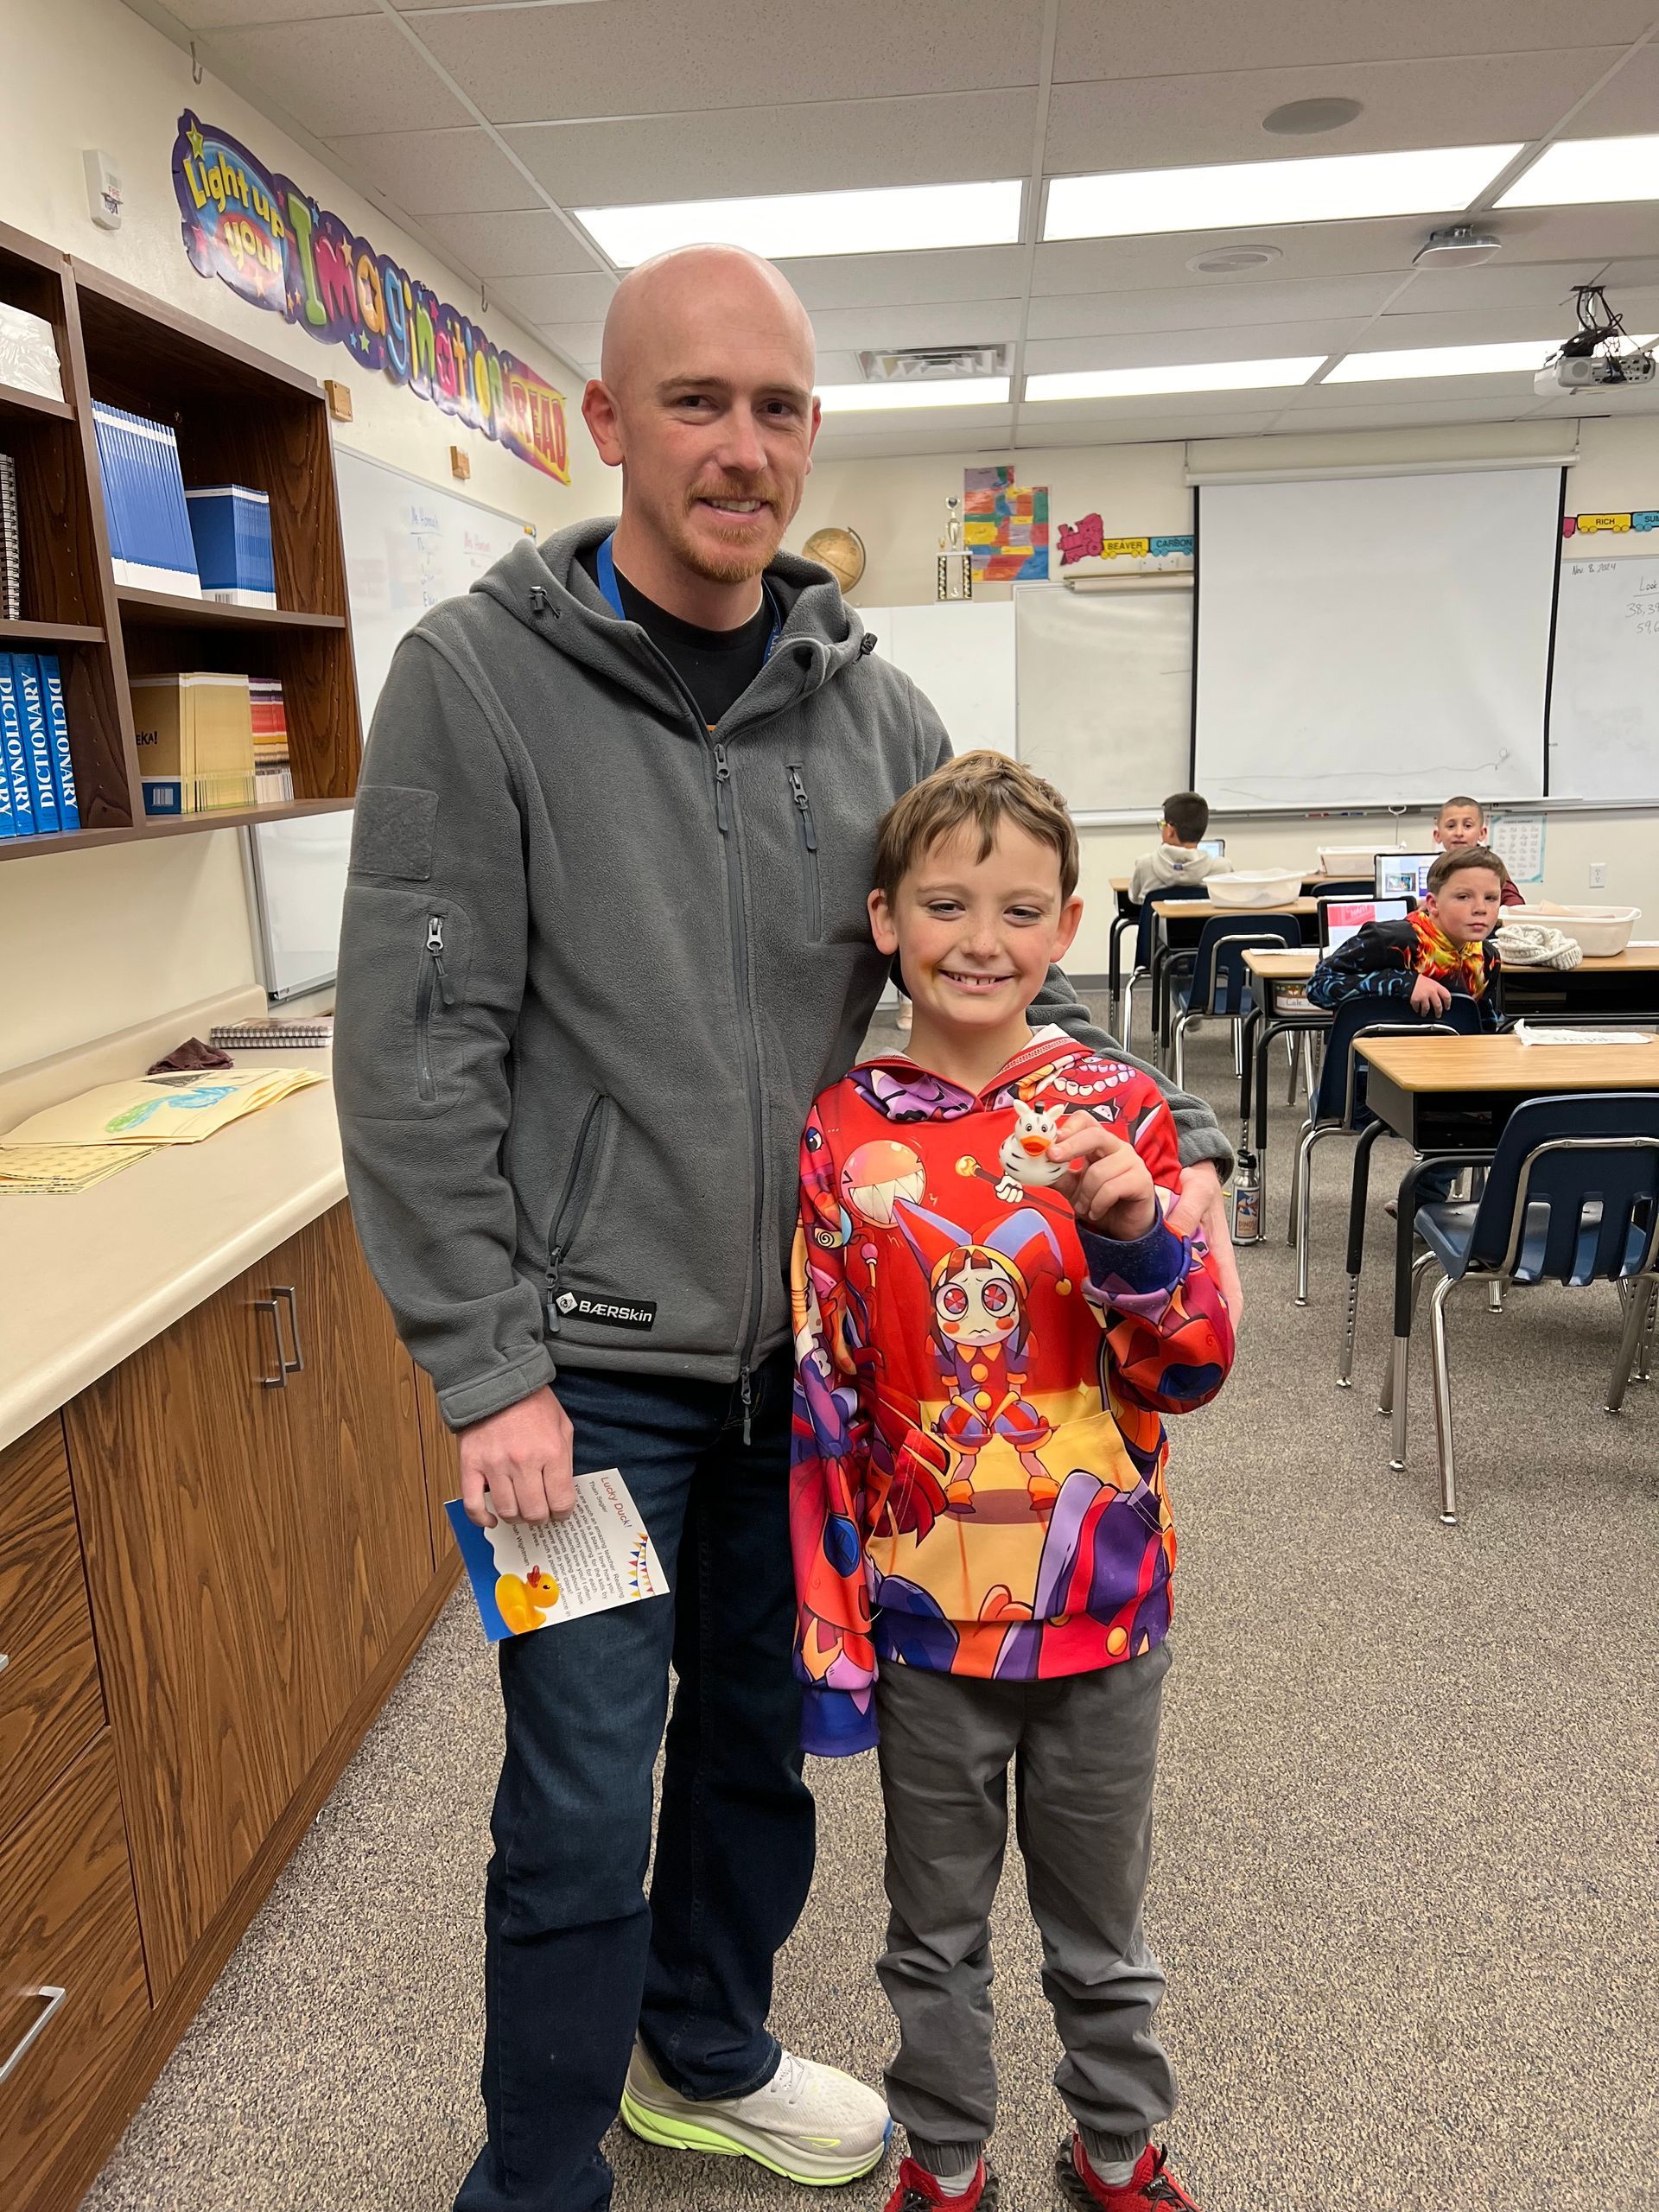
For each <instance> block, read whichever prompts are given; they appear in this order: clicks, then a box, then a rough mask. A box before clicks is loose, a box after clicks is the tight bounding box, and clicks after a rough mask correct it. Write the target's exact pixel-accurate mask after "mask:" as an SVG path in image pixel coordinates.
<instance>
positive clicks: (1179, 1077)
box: [1169, 1014, 1192, 1090]
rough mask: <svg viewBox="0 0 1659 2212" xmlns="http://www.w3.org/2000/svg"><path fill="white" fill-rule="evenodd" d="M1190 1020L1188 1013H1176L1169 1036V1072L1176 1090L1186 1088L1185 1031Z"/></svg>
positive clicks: (1190, 1016)
mask: <svg viewBox="0 0 1659 2212" xmlns="http://www.w3.org/2000/svg"><path fill="white" fill-rule="evenodd" d="M1191 1021H1192V1015H1191V1014H1177V1015H1176V1017H1175V1020H1174V1024H1173V1030H1172V1033H1171V1036H1170V1045H1169V1052H1170V1059H1171V1063H1172V1065H1171V1069H1170V1073H1171V1076H1172V1077H1173V1081H1174V1084H1175V1088H1176V1090H1185V1088H1186V1032H1187V1027H1188V1025H1189V1023H1190V1022H1191Z"/></svg>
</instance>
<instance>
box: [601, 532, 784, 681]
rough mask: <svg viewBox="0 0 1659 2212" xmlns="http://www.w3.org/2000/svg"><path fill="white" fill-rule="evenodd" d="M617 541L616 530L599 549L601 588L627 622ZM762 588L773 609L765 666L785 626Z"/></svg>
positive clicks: (762, 662) (621, 619)
mask: <svg viewBox="0 0 1659 2212" xmlns="http://www.w3.org/2000/svg"><path fill="white" fill-rule="evenodd" d="M615 543H616V532H615V531H612V532H611V534H610V536H609V537H607V539H606V540H605V543H603V544H602V545H601V547H600V549H599V579H598V581H599V588H600V589H601V591H602V592H603V593H604V594H605V603H606V605H607V607H609V608H610V610H611V612H612V613H613V614H614V615H615V617H616V619H617V620H618V621H619V622H626V620H627V619H628V618H627V616H626V614H625V613H623V612H622V594H621V593H620V591H619V590H618V589H617V587H616V558H615V556H614V555H613V552H612V550H611V548H612V547H613V545H614V544H615ZM760 589H761V591H762V593H763V594H765V597H766V605H767V607H769V608H770V609H771V610H772V635H771V636H770V637H769V638H768V639H766V651H765V652H764V653H762V654H761V656H760V665H761V666H762V667H763V668H764V667H765V666H766V663H767V662H768V661H769V660H770V659H771V658H772V647H773V646H774V645H776V644H777V642H778V633H779V630H780V629H781V628H782V624H781V623H780V622H779V620H778V606H777V602H776V601H775V600H774V599H773V598H772V593H771V590H770V588H768V587H767V586H766V584H764V583H763V584H762V585H761V587H760Z"/></svg>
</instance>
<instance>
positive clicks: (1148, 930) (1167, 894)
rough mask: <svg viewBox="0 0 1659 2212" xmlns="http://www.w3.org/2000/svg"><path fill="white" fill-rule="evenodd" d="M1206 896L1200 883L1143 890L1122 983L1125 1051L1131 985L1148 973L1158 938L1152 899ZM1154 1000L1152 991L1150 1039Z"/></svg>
mask: <svg viewBox="0 0 1659 2212" xmlns="http://www.w3.org/2000/svg"><path fill="white" fill-rule="evenodd" d="M1209 896H1210V894H1209V893H1208V892H1207V891H1206V890H1205V887H1204V886H1203V885H1202V884H1201V883H1185V884H1178V885H1175V886H1173V887H1171V888H1170V889H1168V890H1166V891H1149V892H1148V893H1147V896H1146V899H1145V901H1144V903H1143V904H1142V905H1141V908H1140V910H1139V912H1138V913H1137V915H1136V917H1135V965H1134V967H1133V968H1132V969H1130V970H1129V975H1128V982H1126V983H1125V984H1124V986H1123V1027H1122V1033H1121V1038H1120V1041H1121V1042H1122V1046H1123V1049H1124V1051H1125V1052H1127V1051H1128V1048H1129V1030H1130V1027H1131V1025H1132V1024H1133V1022H1134V1020H1135V985H1136V984H1137V983H1138V982H1141V980H1142V979H1143V978H1144V977H1146V976H1150V975H1151V973H1152V955H1153V950H1154V945H1155V944H1156V943H1157V938H1158V917H1157V915H1156V914H1154V912H1153V911H1152V902H1153V900H1154V899H1208V898H1209ZM1156 1000H1157V994H1156V992H1155V991H1154V1005H1153V1016H1152V1026H1153V1037H1154V1043H1155V1042H1156V1040H1157V1030H1158V1009H1157V1003H1156Z"/></svg>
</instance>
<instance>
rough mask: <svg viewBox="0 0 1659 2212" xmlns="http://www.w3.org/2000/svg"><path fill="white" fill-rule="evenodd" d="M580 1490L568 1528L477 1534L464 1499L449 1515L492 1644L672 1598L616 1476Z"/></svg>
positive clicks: (511, 1527)
mask: <svg viewBox="0 0 1659 2212" xmlns="http://www.w3.org/2000/svg"><path fill="white" fill-rule="evenodd" d="M575 1487H576V1503H575V1511H574V1512H572V1513H569V1514H567V1516H565V1518H564V1519H563V1521H498V1522H496V1524H495V1526H494V1528H493V1529H479V1528H475V1527H474V1524H473V1523H472V1522H470V1521H469V1520H468V1519H467V1510H466V1508H465V1507H464V1506H463V1505H462V1504H461V1501H460V1499H459V1498H451V1499H450V1500H449V1502H448V1504H447V1505H446V1506H445V1507H444V1509H443V1510H444V1511H445V1512H446V1513H447V1514H448V1516H449V1525H450V1526H451V1528H452V1529H454V1532H455V1541H456V1543H457V1544H459V1545H460V1547H461V1558H462V1560H464V1561H465V1562H466V1567H467V1578H468V1580H470V1581H471V1583H472V1586H473V1595H474V1598H475V1599H477V1601H478V1611H479V1618H480V1619H481V1620H482V1622H483V1624H484V1633H485V1635H486V1637H488V1638H489V1640H490V1642H491V1643H501V1642H502V1641H503V1640H504V1639H505V1637H510V1636H524V1635H527V1634H528V1633H529V1631H530V1630H531V1629H537V1628H556V1627H557V1626H558V1624H559V1623H560V1622H561V1621H574V1620H580V1619H581V1618H582V1617H583V1615H584V1614H587V1613H602V1612H606V1611H608V1610H609V1609H610V1607H612V1606H613V1605H634V1604H637V1603H638V1601H639V1599H641V1598H662V1597H666V1595H667V1594H668V1577H667V1576H666V1575H665V1574H664V1573H663V1566H662V1561H661V1560H659V1559H658V1556H657V1549H656V1546H655V1545H654V1544H653V1543H652V1541H651V1537H650V1535H649V1533H648V1532H647V1530H646V1528H645V1522H643V1521H642V1520H641V1519H640V1517H639V1508H638V1507H637V1506H636V1505H635V1504H634V1502H633V1500H632V1497H630V1496H629V1494H628V1486H627V1484H626V1483H625V1482H624V1481H623V1479H622V1478H621V1475H620V1473H619V1472H618V1471H617V1470H616V1469H615V1468H614V1467H608V1468H607V1469H606V1470H605V1471H603V1472H602V1473H601V1474H596V1475H578V1476H577V1477H576V1485H575Z"/></svg>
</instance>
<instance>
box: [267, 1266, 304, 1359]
mask: <svg viewBox="0 0 1659 2212" xmlns="http://www.w3.org/2000/svg"><path fill="white" fill-rule="evenodd" d="M270 1294H271V1296H272V1297H273V1298H280V1299H281V1300H282V1301H283V1305H285V1306H287V1308H288V1329H289V1335H290V1336H291V1337H292V1338H293V1339H294V1357H293V1358H292V1359H290V1358H289V1357H288V1354H287V1353H286V1352H284V1353H283V1372H284V1373H285V1374H288V1375H303V1374H304V1372H305V1354H304V1353H303V1352H302V1351H301V1350H300V1314H299V1308H298V1306H296V1304H295V1302H294V1286H293V1284H292V1283H291V1282H279V1283H274V1284H273V1285H272V1286H271V1292H270ZM281 1340H282V1331H281V1330H280V1329H279V1330H278V1331H277V1341H278V1342H279V1343H280V1342H281Z"/></svg>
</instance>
